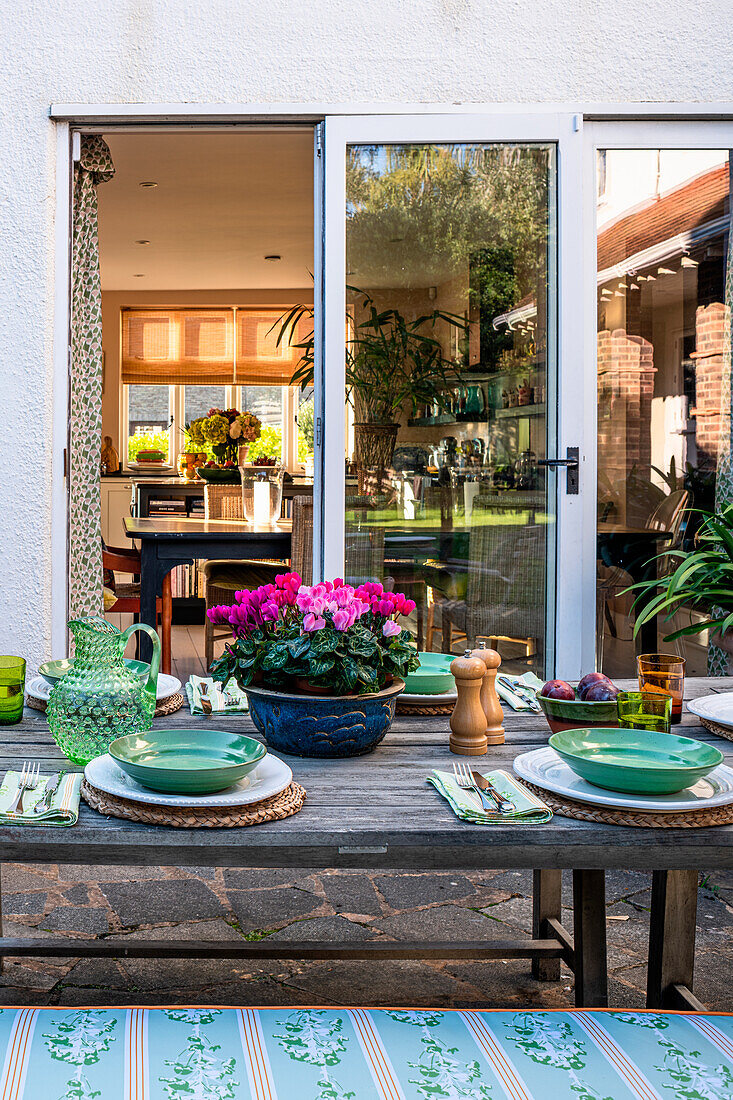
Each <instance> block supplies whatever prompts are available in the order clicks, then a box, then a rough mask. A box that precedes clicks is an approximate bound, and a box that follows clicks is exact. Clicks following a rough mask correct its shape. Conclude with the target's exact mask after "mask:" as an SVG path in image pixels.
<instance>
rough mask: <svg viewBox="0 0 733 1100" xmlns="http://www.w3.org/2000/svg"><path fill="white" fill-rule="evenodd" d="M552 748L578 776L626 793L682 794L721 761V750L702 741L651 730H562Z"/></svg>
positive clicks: (556, 735) (595, 784) (598, 785)
mask: <svg viewBox="0 0 733 1100" xmlns="http://www.w3.org/2000/svg"><path fill="white" fill-rule="evenodd" d="M550 744H551V745H552V747H553V749H554V750H555V752H556V753H557V754H558V756H561V757H562V759H563V760H564V761H565V763H566V764H567V765H568V767H570V768H572V770H573V771H574V772H575V773H576V775H579V776H580V777H581V778H582V779H585V780H586V781H587V782H588V783H592V784H593V786H594V787H603V788H604V790H608V791H622V792H623V793H624V794H674V793H675V792H676V791H683V790H685V789H686V788H687V787H692V786H694V784H695V783H697V781H698V780H699V779H702V778H703V777H704V776H706V775H707V774H708V772H711V771H712V770H713V768H716V767H717V766H718V764H720V763H721V762H722V760H723V754H722V752H721V751H720V749H716V748H715V747H714V746H713V745H707V744H705V742H704V741H695V740H694V739H693V738H692V737H679V736H677V735H676V734H673V733H655V732H652V731H650V730H627V729H577V730H563V731H562V732H560V733H553V734H552V736H551V737H550Z"/></svg>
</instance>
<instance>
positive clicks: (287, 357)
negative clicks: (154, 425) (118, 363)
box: [122, 306, 312, 386]
mask: <svg viewBox="0 0 733 1100" xmlns="http://www.w3.org/2000/svg"><path fill="white" fill-rule="evenodd" d="M287 310H288V307H287V306H283V307H282V308H270V309H262V308H231V309H213V308H212V309H209V308H206V309H123V310H122V381H123V383H133V382H138V383H140V382H142V383H148V384H150V385H156V384H157V385H170V386H172V385H179V384H184V385H185V384H189V385H195V384H202V383H203V384H214V385H224V386H228V385H234V384H239V385H247V386H262V385H267V386H278V385H279V386H287V385H289V384H290V379H291V377H292V374H293V371H294V370H295V367H296V366H297V364H298V361H299V360H300V357H301V354H302V352H301V350H300V348H298V347H296V346H295V345H296V344H298V343H299V342H301V341H302V340H304V339H305V338H306V336H307V335H308V334H309V333H310V332H311V330H312V326H311V325H310V324H309V322H308V320H307V319H306V320H305V321H303V322H301V323H300V324H299V325H298V326H296V329H295V332H294V333H291V331H290V328H288V333H287V336H286V337H285V338H284V339H283V340H282V341H281V342H280V344H278V342H277V337H278V332H279V330H280V325H279V321H280V318H281V317H282V316H283V315H284V314H285V313H286V312H287Z"/></svg>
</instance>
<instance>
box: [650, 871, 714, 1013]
mask: <svg viewBox="0 0 733 1100" xmlns="http://www.w3.org/2000/svg"><path fill="white" fill-rule="evenodd" d="M696 917H697V871H655V872H654V874H653V876H652V909H651V920H650V922H649V967H648V970H647V984H646V1003H647V1008H685V1009H690V1008H692V1007H693V1006H695V1005H697V1006H698V1007H702V1006H701V1005H700V1002H699V1001H697V1000H696V998H695V997H693V996H692V992H691V991H692V975H693V970H694V966H695V923H696Z"/></svg>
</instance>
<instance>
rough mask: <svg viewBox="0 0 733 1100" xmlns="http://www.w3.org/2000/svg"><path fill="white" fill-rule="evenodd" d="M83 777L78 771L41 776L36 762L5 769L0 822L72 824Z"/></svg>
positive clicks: (0, 798) (74, 821) (77, 815)
mask: <svg viewBox="0 0 733 1100" xmlns="http://www.w3.org/2000/svg"><path fill="white" fill-rule="evenodd" d="M82 778H83V777H82V775H81V772H63V771H62V772H57V773H55V774H54V775H48V776H45V775H41V774H40V765H38V764H35V765H34V764H23V767H22V769H21V770H20V771H13V770H10V771H8V772H6V773H5V777H4V779H3V781H2V783H1V784H0V824H2V825H74V824H75V823H76V821H77V819H78V817H79V795H80V790H81V781H82Z"/></svg>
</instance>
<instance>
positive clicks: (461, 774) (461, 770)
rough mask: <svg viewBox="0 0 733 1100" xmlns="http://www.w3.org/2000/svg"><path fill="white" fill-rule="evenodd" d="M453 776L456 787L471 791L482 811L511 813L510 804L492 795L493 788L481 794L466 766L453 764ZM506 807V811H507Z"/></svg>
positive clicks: (511, 806)
mask: <svg viewBox="0 0 733 1100" xmlns="http://www.w3.org/2000/svg"><path fill="white" fill-rule="evenodd" d="M453 776H454V778H455V781H456V783H457V784H458V786H459V787H460V788H461V789H462V790H464V791H471V792H472V793H473V794H475V795H477V796H478V800H479V804H480V806H481V809H482V810H487V809H490V810H494V811H496V810H498V811H499V813H504V812H511V810H513V809H514V807H513V805H512V803H511V802H509V801H508V800H506V799H503V798H500V796H496V795H495V794H494V791H493V788H492V789H491V791H488V792H482V791H481V789H480V788H479V787H478V786H477V785H476V783H475V782H474V779H473V776H472V775H471V769H470V768H469V767H468V765H467V764H459V763H457V762H455V763H454V764H453ZM487 802H490V803H491V805H490V806H487V805H486V803H487ZM507 807H508V810H507Z"/></svg>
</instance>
